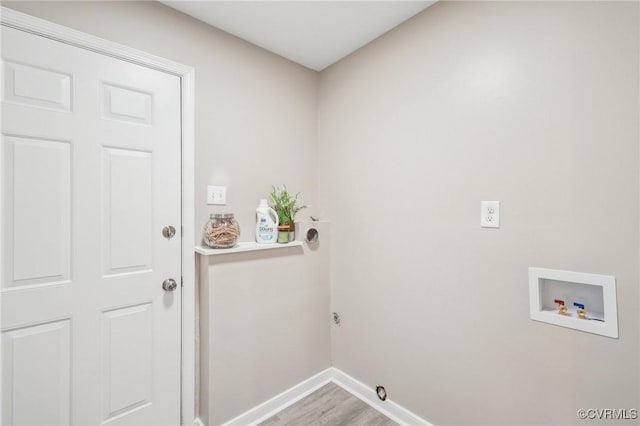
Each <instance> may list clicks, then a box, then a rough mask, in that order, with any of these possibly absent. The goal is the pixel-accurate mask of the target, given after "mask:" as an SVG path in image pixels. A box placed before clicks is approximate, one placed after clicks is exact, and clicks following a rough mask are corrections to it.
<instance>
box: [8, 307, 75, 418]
mask: <svg viewBox="0 0 640 426" xmlns="http://www.w3.org/2000/svg"><path fill="white" fill-rule="evenodd" d="M2 346H3V364H4V365H3V367H4V371H5V372H6V371H10V372H11V374H6V373H5V374H4V376H3V383H2V390H3V392H2V394H3V398H4V400H5V401H6V406H5V407H4V408H5V409H4V410H3V422H2V424H7V425H13V424H15V425H33V424H37V425H39V424H50V425H64V424H69V416H70V407H71V392H70V386H69V385H70V382H71V380H70V378H71V332H70V321H69V320H68V319H66V320H62V321H54V322H51V323H45V324H36V325H32V326H29V327H23V328H18V329H14V330H7V331H4V332H3V333H2ZM42 359H45V360H46V362H42ZM7 407H9V408H10V410H6V408H7ZM36 407H37V409H36Z"/></svg>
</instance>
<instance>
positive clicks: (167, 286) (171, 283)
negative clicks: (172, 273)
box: [162, 278, 178, 291]
mask: <svg viewBox="0 0 640 426" xmlns="http://www.w3.org/2000/svg"><path fill="white" fill-rule="evenodd" d="M176 288H178V284H177V283H176V280H174V279H173V278H169V279H166V280H164V282H163V283H162V289H163V290H164V291H173V290H175V289H176Z"/></svg>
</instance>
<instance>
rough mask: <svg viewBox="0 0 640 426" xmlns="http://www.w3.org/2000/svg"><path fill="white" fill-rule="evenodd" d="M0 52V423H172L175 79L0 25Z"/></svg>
mask: <svg viewBox="0 0 640 426" xmlns="http://www.w3.org/2000/svg"><path fill="white" fill-rule="evenodd" d="M1 53H2V82H1V90H2V94H1V97H2V149H1V150H0V160H1V161H0V165H1V168H2V169H1V171H0V189H1V192H2V197H1V202H2V205H1V209H2V216H3V221H2V224H1V230H2V237H1V248H2V250H1V252H2V256H1V257H2V259H1V261H2V264H1V267H2V275H1V279H2V282H1V298H2V301H1V309H2V311H1V312H2V313H1V328H2V424H3V425H66V424H74V425H99V424H110V425H165V424H167V425H178V424H179V423H180V309H181V299H180V296H181V291H180V275H181V270H180V269H181V248H180V244H181V242H180V222H181V218H180V211H181V205H180V199H181V197H180V185H181V182H180V80H179V78H178V77H176V76H172V75H169V74H166V73H163V72H159V71H155V70H152V69H149V68H146V67H143V66H139V65H135V64H131V63H128V62H125V61H121V60H118V59H114V58H110V57H107V56H103V55H100V54H98V53H94V52H91V51H89V50H84V49H81V48H77V47H73V46H69V45H66V44H63V43H60V42H57V41H53V40H49V39H46V38H44V37H39V36H35V35H31V34H28V33H26V32H22V31H18V30H15V29H11V28H5V27H3V28H2V50H1ZM169 225H171V226H174V227H175V229H176V230H177V232H176V235H175V237H173V238H171V239H167V238H165V237H164V236H163V235H162V229H163V227H165V226H169ZM168 278H173V279H174V280H175V281H176V282H177V284H178V288H177V289H176V290H175V291H165V290H163V288H162V283H163V281H164V280H166V279H168Z"/></svg>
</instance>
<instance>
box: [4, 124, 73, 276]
mask: <svg viewBox="0 0 640 426" xmlns="http://www.w3.org/2000/svg"><path fill="white" fill-rule="evenodd" d="M4 168H5V188H4V190H5V191H6V194H7V198H8V199H10V200H12V201H13V203H12V207H13V208H12V209H11V211H6V213H7V218H6V219H7V231H8V233H7V240H6V241H7V248H8V250H7V255H8V257H7V263H6V267H7V271H6V272H7V278H8V279H7V280H6V281H3V287H17V286H24V285H29V284H36V283H38V284H39V283H52V282H60V281H67V280H69V274H70V271H71V252H70V248H71V247H70V243H71V224H70V222H69V219H70V212H71V205H70V203H71V150H70V146H69V143H68V142H63V141H56V140H47V139H34V138H28V137H20V136H6V138H5V162H4ZM34 169H36V170H40V173H38V174H37V175H36V176H34V174H33V172H32V170H34ZM37 205H44V206H47V207H46V209H47V210H46V214H43V213H44V212H43V211H42V210H41V209H34V208H33V207H34V206H37ZM34 258H36V259H39V261H38V262H34V261H33V259H34Z"/></svg>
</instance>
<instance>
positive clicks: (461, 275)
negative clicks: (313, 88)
mask: <svg viewBox="0 0 640 426" xmlns="http://www.w3.org/2000/svg"><path fill="white" fill-rule="evenodd" d="M638 34H639V26H638V3H637V2H634V3H631V2H628V3H613V2H585V3H580V2H567V3H556V2H445V3H437V4H436V5H434V6H432V7H431V8H429V9H427V10H426V11H425V12H423V13H422V14H420V15H418V16H417V17H415V18H414V19H412V20H410V21H409V22H407V23H405V24H403V25H401V26H400V27H398V28H397V29H395V30H393V31H392V32H390V33H388V34H387V35H385V36H383V37H381V38H380V39H378V40H376V41H375V42H373V43H371V44H369V45H368V46H366V47H365V48H363V49H361V50H359V51H358V52H356V53H355V54H353V55H351V56H349V57H347V58H346V59H344V60H343V61H341V62H339V63H338V64H336V65H334V66H333V67H331V68H329V69H327V70H325V71H323V72H322V73H321V75H320V87H319V129H320V132H319V142H318V143H319V155H320V157H319V158H320V167H319V170H320V200H321V205H322V206H323V208H324V209H326V211H327V214H328V216H329V217H330V218H331V220H332V228H333V239H332V244H333V245H332V247H331V258H332V261H331V282H332V291H331V297H332V308H333V309H335V310H337V311H339V312H340V313H341V314H342V324H341V327H339V328H334V329H333V332H332V333H333V335H332V361H333V363H334V365H335V366H336V367H338V368H340V369H342V370H344V371H346V372H347V373H349V374H351V375H353V376H355V377H356V378H358V379H360V380H362V381H363V382H365V383H367V384H369V385H371V386H374V385H377V384H384V385H385V386H386V389H387V391H388V394H389V398H391V399H392V400H394V401H396V402H398V403H400V404H402V405H404V406H405V407H407V408H409V409H411V410H412V411H414V412H415V413H417V414H419V415H421V416H423V417H424V418H426V419H427V420H429V421H431V422H433V423H434V424H437V425H446V424H451V425H461V424H487V425H489V424H491V425H497V424H508V425H515V424H520V425H523V424H536V425H539V424H572V423H576V422H577V421H578V420H577V417H576V410H577V409H578V408H632V407H636V408H637V407H638V401H640V393H639V390H638V387H639V382H638V378H639V372H638V369H639V364H640V362H639V360H640V354H639V350H638V337H639V326H638V324H639V315H638V299H639V294H638V267H639V265H638V255H639V253H638V232H639V229H638V203H639V197H638V194H639V184H638V178H639V175H638V170H639V169H638V154H639V151H638V127H639V120H638V116H639V110H638V89H639V86H638V76H639V70H638V63H639V54H638V51H639V47H640V46H639V44H638ZM481 200H500V201H501V202H502V208H501V227H500V229H497V230H496V229H482V228H480V226H479V222H480V218H479V216H480V215H479V211H480V201H481ZM529 266H539V267H547V268H557V269H566V270H575V271H584V272H592V273H600V274H611V275H615V276H616V278H617V286H618V287H617V289H618V317H619V331H620V338H619V339H611V338H607V337H602V336H598V335H594V334H588V333H583V332H579V331H575V330H571V329H567V328H561V327H557V326H553V325H548V324H543V323H538V322H534V321H531V320H530V319H529V299H528V287H527V267H529ZM627 422H628V421H627ZM591 423H593V421H591ZM598 423H601V422H598Z"/></svg>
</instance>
